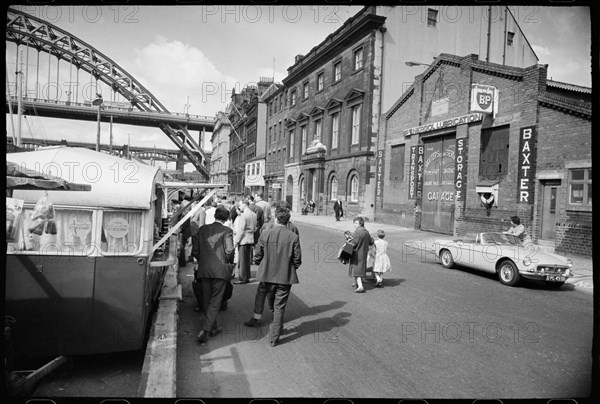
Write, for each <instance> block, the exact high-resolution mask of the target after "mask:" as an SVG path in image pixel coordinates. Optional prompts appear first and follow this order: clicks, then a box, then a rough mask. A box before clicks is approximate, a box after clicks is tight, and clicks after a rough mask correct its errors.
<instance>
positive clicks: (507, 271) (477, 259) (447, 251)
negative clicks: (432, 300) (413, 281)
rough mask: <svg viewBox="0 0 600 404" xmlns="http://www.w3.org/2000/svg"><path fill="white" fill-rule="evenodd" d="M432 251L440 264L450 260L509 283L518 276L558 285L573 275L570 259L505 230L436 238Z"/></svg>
mask: <svg viewBox="0 0 600 404" xmlns="http://www.w3.org/2000/svg"><path fill="white" fill-rule="evenodd" d="M433 252H434V253H435V255H436V256H437V257H439V259H440V261H441V264H442V266H443V267H444V268H451V267H453V266H454V264H458V265H461V266H465V267H469V268H474V269H478V270H481V271H485V272H489V273H492V274H494V273H495V274H498V278H500V282H502V283H503V284H505V285H509V286H513V285H515V284H517V282H519V280H520V279H521V277H523V278H527V279H535V280H541V281H545V282H546V285H547V286H548V287H549V288H560V287H561V286H562V285H564V283H565V280H567V279H568V278H569V277H571V276H573V273H572V271H571V267H572V266H573V262H572V261H571V260H570V259H568V258H566V257H563V256H561V255H557V254H550V253H547V252H543V251H541V250H540V249H539V247H538V246H536V245H535V244H529V245H523V244H521V241H520V240H519V238H518V237H515V236H513V235H510V234H505V233H478V234H467V235H465V236H462V237H460V238H456V239H454V240H449V239H440V240H436V241H435V242H434V245H433Z"/></svg>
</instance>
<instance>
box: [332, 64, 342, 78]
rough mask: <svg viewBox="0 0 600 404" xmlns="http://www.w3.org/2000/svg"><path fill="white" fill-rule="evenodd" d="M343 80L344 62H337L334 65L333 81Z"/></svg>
mask: <svg viewBox="0 0 600 404" xmlns="http://www.w3.org/2000/svg"><path fill="white" fill-rule="evenodd" d="M341 79H342V62H337V63H336V64H334V65H333V81H334V82H336V81H340V80H341Z"/></svg>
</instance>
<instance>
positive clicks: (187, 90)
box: [131, 36, 236, 116]
mask: <svg viewBox="0 0 600 404" xmlns="http://www.w3.org/2000/svg"><path fill="white" fill-rule="evenodd" d="M134 53H135V59H134V64H133V67H132V69H133V70H135V71H134V72H131V74H133V75H134V76H135V77H136V78H137V79H138V80H139V81H140V82H141V83H142V84H143V85H144V86H145V87H146V88H147V89H148V90H149V91H150V92H151V93H152V94H153V95H154V96H155V97H157V98H158V100H159V101H160V102H161V103H162V104H163V105H164V106H165V107H166V108H167V109H168V110H169V111H171V112H185V110H184V108H185V106H186V104H188V105H189V113H191V114H198V115H209V116H214V114H215V113H216V112H217V111H218V110H222V109H224V107H225V104H226V103H227V102H229V100H230V97H231V89H232V88H233V86H234V85H236V79H235V78H233V77H231V76H228V75H226V74H224V73H222V72H221V71H219V69H218V68H217V67H216V66H215V64H214V63H213V62H212V61H210V60H209V59H208V58H207V57H206V55H205V54H204V53H203V52H202V50H201V49H199V48H196V47H193V46H190V45H187V44H185V43H183V42H181V41H175V40H172V41H169V40H167V39H166V38H164V37H162V36H157V37H156V40H155V41H154V42H152V43H150V44H148V45H147V46H145V47H144V48H142V49H135V50H134ZM188 97H189V103H188Z"/></svg>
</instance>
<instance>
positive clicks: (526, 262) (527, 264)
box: [523, 257, 531, 267]
mask: <svg viewBox="0 0 600 404" xmlns="http://www.w3.org/2000/svg"><path fill="white" fill-rule="evenodd" d="M523 265H525V266H526V267H528V266H529V265H531V258H529V257H525V258H523Z"/></svg>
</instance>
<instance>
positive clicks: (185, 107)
mask: <svg viewBox="0 0 600 404" xmlns="http://www.w3.org/2000/svg"><path fill="white" fill-rule="evenodd" d="M250 4H251V3H250ZM15 8H18V9H21V10H22V11H25V12H27V13H29V14H31V15H33V16H36V17H38V18H42V19H44V20H46V21H48V22H50V23H52V24H54V25H56V26H58V27H60V28H62V29H64V30H66V31H68V32H70V33H71V34H73V35H75V36H76V37H78V38H79V39H80V40H82V41H84V42H87V43H88V44H90V45H91V46H93V47H94V48H96V49H98V50H99V51H100V52H102V53H103V54H104V55H105V56H107V57H108V58H110V59H112V60H113V61H114V62H116V63H117V64H118V65H119V66H121V67H122V68H123V69H125V70H126V71H127V72H128V73H130V74H132V75H133V76H134V77H135V78H136V79H137V80H138V81H139V82H141V83H142V84H143V85H144V86H145V87H146V88H147V89H148V90H149V91H150V92H151V93H152V94H153V95H154V96H155V97H156V98H157V99H159V100H160V102H161V103H162V104H163V105H164V106H165V107H166V108H167V109H168V110H169V111H171V112H186V111H187V112H189V113H190V114H198V115H208V116H214V115H215V113H216V112H217V111H219V110H224V109H225V107H226V105H227V103H228V101H229V99H230V96H231V91H232V89H234V88H235V90H236V91H239V90H241V89H242V88H243V87H244V86H245V85H247V84H253V83H256V82H257V81H258V80H259V78H260V77H269V78H274V79H275V81H276V82H281V80H282V79H283V78H284V77H285V76H286V75H287V68H288V67H289V66H291V65H292V64H293V61H294V57H295V55H297V54H306V53H308V52H309V51H310V49H311V48H312V47H314V46H315V45H317V44H319V43H320V42H321V41H323V40H324V39H325V37H326V36H327V35H329V34H331V33H332V32H334V31H335V30H336V29H337V28H339V27H340V26H341V25H342V24H343V22H344V21H345V20H346V19H347V18H349V17H351V16H353V15H354V14H356V12H358V11H360V10H361V8H362V6H350V7H346V6H332V5H329V6H326V5H315V6H302V7H300V6H253V5H245V6H235V5H229V6H205V7H199V6H104V7H99V6H43V7H39V6H15ZM512 11H513V14H514V15H515V17H516V19H517V21H518V22H519V25H520V27H521V29H522V30H523V32H524V33H525V36H526V37H527V39H528V40H529V42H530V44H531V45H532V47H533V49H534V51H535V52H536V54H537V56H538V58H539V63H541V64H548V65H549V66H548V78H552V79H554V80H557V81H563V82H567V83H572V84H578V85H583V86H588V87H590V86H591V58H590V47H591V35H590V34H591V32H590V31H591V28H590V14H589V9H588V8H586V7H544V6H524V7H512ZM16 54H17V52H16V50H15V48H14V47H13V46H11V44H8V43H7V48H6V63H7V70H8V71H9V72H11V71H14V66H15V58H16ZM31 55H33V53H32V54H31ZM30 58H32V56H30ZM31 60H34V58H32V59H31ZM63 63H64V62H63ZM30 64H31V62H30ZM54 64H56V62H54ZM63 67H64V66H63ZM46 69H47V67H46ZM58 70H59V73H58V75H59V76H60V77H59V79H58V81H60V82H63V83H66V82H68V81H69V78H68V74H69V69H67V68H59V69H58ZM50 73H51V75H52V77H55V76H56V75H57V73H56V66H55V65H54V66H52V63H51V64H50ZM27 74H29V75H33V71H32V72H28V73H27ZM40 75H41V76H44V75H47V73H44V74H40ZM12 77H13V78H12V79H11V80H13V81H14V76H12ZM55 91H56V96H57V97H59V98H61V99H64V100H66V95H65V94H66V88H62V87H61V88H60V89H58V87H57V89H55ZM102 92H103V95H104V99H105V100H107V99H109V97H110V96H109V95H107V94H108V93H109V92H110V91H109V90H108V89H103V91H102ZM81 96H82V97H84V96H85V95H84V94H82V95H81ZM398 96H400V94H399V95H398ZM116 100H117V101H120V100H119V99H118V98H117V99H116ZM25 121H26V123H24V124H23V129H22V136H23V137H39V138H48V139H63V138H64V139H67V140H75V139H82V137H83V136H87V137H89V139H90V143H94V142H95V137H96V123H95V122H80V121H70V120H64V119H53V118H39V117H28V118H26V119H25ZM6 128H7V134H8V136H10V135H11V134H12V127H11V122H10V118H9V117H8V115H7V126H6ZM101 131H102V135H101V136H102V142H105V143H108V136H109V135H108V131H109V129H108V123H106V124H105V123H103V124H102V127H101ZM113 137H114V144H115V145H123V144H126V143H127V142H128V139H130V142H131V144H132V145H140V146H141V145H144V146H149V145H155V146H156V147H166V148H173V149H174V148H175V147H176V146H175V145H174V144H173V143H172V142H171V141H170V140H169V139H168V138H167V137H166V135H164V134H163V132H162V131H160V129H156V128H142V127H135V126H128V125H113Z"/></svg>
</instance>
